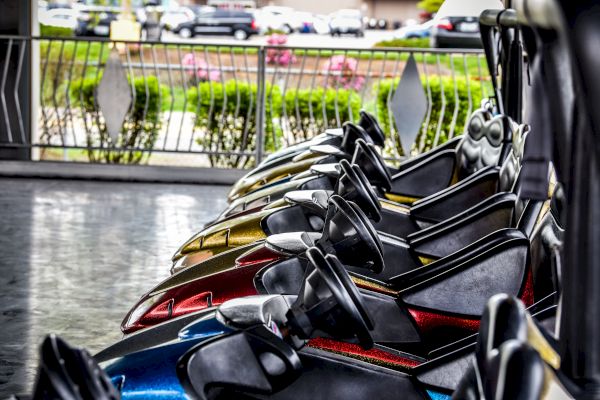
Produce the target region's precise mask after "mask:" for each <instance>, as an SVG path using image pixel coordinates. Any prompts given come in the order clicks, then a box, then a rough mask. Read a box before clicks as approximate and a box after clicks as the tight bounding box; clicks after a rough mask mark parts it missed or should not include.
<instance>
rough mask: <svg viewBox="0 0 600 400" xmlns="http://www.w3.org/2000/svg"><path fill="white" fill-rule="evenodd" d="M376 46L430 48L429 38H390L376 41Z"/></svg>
mask: <svg viewBox="0 0 600 400" xmlns="http://www.w3.org/2000/svg"><path fill="white" fill-rule="evenodd" d="M374 47H412V48H429V38H410V39H390V40H382V41H381V42H377V43H375V45H374Z"/></svg>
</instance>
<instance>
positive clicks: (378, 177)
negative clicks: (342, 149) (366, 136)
mask: <svg viewBox="0 0 600 400" xmlns="http://www.w3.org/2000/svg"><path fill="white" fill-rule="evenodd" d="M352 164H356V165H358V166H359V167H360V169H361V170H363V172H364V174H365V176H366V177H367V178H368V179H369V181H370V182H371V184H373V185H375V186H378V187H381V188H382V189H384V190H388V191H389V190H391V188H392V177H391V176H390V173H389V171H388V169H387V167H386V166H385V162H384V161H383V158H382V157H381V155H379V153H377V151H375V148H374V146H373V145H372V144H371V145H369V144H367V142H365V141H364V140H360V139H359V140H357V141H356V147H355V149H354V155H353V156H352Z"/></svg>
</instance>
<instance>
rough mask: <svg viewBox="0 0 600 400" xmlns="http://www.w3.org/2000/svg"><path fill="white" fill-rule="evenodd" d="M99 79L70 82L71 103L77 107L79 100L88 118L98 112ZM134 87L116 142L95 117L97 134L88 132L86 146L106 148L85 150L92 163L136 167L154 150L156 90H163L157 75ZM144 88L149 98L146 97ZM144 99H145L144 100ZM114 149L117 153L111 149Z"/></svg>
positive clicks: (139, 80) (136, 81)
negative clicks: (131, 102) (96, 98)
mask: <svg viewBox="0 0 600 400" xmlns="http://www.w3.org/2000/svg"><path fill="white" fill-rule="evenodd" d="M101 79H102V76H99V77H98V78H95V77H94V78H84V79H78V80H76V81H73V83H72V84H71V90H70V95H71V102H74V104H77V105H79V104H80V103H81V101H82V102H83V107H84V109H85V111H86V112H87V113H90V114H91V115H96V112H97V110H98V109H97V107H96V104H95V96H94V94H95V92H96V89H97V87H98V84H99V83H100V80H101ZM133 86H134V88H135V101H134V103H133V105H132V107H131V110H130V112H129V113H128V114H127V117H126V118H125V122H124V123H123V128H122V130H121V133H120V134H119V136H118V137H117V140H116V141H115V142H113V140H112V138H111V137H110V135H109V134H108V132H107V131H106V127H105V125H104V123H103V121H102V119H101V118H98V125H99V132H90V130H87V132H86V134H87V136H86V140H87V146H88V147H102V148H105V149H101V150H88V151H87V154H88V158H89V160H90V161H91V162H106V163H114V164H139V163H141V162H142V161H144V159H145V160H146V161H147V159H148V158H149V157H150V150H152V149H153V148H154V144H155V143H156V140H157V137H158V131H159V130H160V128H161V126H160V125H161V124H160V104H159V97H160V96H159V91H163V92H164V91H165V89H164V88H161V87H159V84H158V80H157V79H156V76H152V75H150V76H147V77H146V78H145V79H144V78H143V77H139V78H135V79H134V80H133ZM146 88H147V90H148V97H146ZM146 99H148V100H147V101H146ZM88 123H89V122H88ZM93 125H96V124H93ZM114 148H119V149H120V150H114ZM135 149H145V150H148V151H139V150H135Z"/></svg>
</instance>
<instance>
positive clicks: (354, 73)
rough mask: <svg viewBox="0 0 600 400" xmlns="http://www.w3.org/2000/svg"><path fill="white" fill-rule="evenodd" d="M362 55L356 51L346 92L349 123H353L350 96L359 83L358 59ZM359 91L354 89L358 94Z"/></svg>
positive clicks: (360, 51)
mask: <svg viewBox="0 0 600 400" xmlns="http://www.w3.org/2000/svg"><path fill="white" fill-rule="evenodd" d="M361 55H362V50H359V51H358V54H357V56H356V65H355V66H354V70H353V71H352V77H351V78H350V83H351V84H350V92H348V118H349V120H350V122H352V123H354V113H353V112H352V101H351V100H352V94H353V93H354V91H355V89H354V88H355V86H356V85H357V84H358V82H359V80H358V79H359V75H358V69H359V65H360V57H361ZM359 90H360V89H356V92H358V91H359ZM360 100H361V102H360V108H362V98H361V99H360Z"/></svg>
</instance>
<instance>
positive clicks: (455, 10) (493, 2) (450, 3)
mask: <svg viewBox="0 0 600 400" xmlns="http://www.w3.org/2000/svg"><path fill="white" fill-rule="evenodd" d="M503 8H504V5H503V4H502V2H501V1H500V0H446V1H444V3H442V6H441V7H440V9H439V10H438V12H437V14H436V15H435V19H440V18H448V17H479V15H480V14H481V12H482V11H483V10H489V9H496V10H500V9H503Z"/></svg>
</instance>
